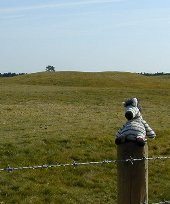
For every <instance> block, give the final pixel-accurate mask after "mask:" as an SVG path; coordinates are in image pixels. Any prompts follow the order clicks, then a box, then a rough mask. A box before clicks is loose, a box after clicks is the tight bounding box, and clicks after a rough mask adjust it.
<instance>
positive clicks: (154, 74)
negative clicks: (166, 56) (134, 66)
mask: <svg viewBox="0 0 170 204" xmlns="http://www.w3.org/2000/svg"><path fill="white" fill-rule="evenodd" d="M140 74H141V75H145V76H162V75H170V73H164V72H156V73H146V72H141V73H140Z"/></svg>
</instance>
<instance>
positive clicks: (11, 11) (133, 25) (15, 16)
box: [0, 0, 170, 73]
mask: <svg viewBox="0 0 170 204" xmlns="http://www.w3.org/2000/svg"><path fill="white" fill-rule="evenodd" d="M48 65H52V66H54V67H55V70H56V71H83V72H101V71H127V72H138V73H140V72H147V73H155V72H170V0H29V1H28V0H27V1H26V0H0V73H6V72H15V73H35V72H41V71H45V68H46V66H48Z"/></svg>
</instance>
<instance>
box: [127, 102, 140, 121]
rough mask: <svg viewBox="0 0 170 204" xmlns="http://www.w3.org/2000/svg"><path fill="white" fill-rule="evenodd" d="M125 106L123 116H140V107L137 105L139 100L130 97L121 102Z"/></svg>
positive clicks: (130, 118) (132, 117) (128, 117)
mask: <svg viewBox="0 0 170 204" xmlns="http://www.w3.org/2000/svg"><path fill="white" fill-rule="evenodd" d="M123 105H124V108H125V117H126V118H127V119H128V120H132V119H134V118H138V117H140V116H141V113H140V111H141V107H140V106H139V101H138V99H137V98H130V99H128V100H126V101H125V102H123Z"/></svg>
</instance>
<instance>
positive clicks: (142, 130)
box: [115, 98, 156, 145]
mask: <svg viewBox="0 0 170 204" xmlns="http://www.w3.org/2000/svg"><path fill="white" fill-rule="evenodd" d="M123 105H124V108H125V117H126V118H127V120H128V121H127V122H126V123H125V124H124V125H123V127H122V128H121V129H119V131H118V132H117V134H116V141H115V142H116V144H120V143H124V142H127V141H137V142H141V143H142V144H143V145H144V143H145V142H146V140H147V137H148V138H155V136H156V134H155V132H154V131H153V130H152V129H151V128H150V126H149V125H148V124H147V122H146V121H145V120H143V118H142V115H141V108H140V106H139V102H138V99H137V98H131V99H128V100H126V101H125V102H124V103H123Z"/></svg>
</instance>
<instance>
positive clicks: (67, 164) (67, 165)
mask: <svg viewBox="0 0 170 204" xmlns="http://www.w3.org/2000/svg"><path fill="white" fill-rule="evenodd" d="M165 159H170V156H159V157H142V158H133V157H129V158H127V159H121V160H103V161H92V162H75V161H73V163H65V164H61V163H56V164H44V165H38V166H22V167H10V165H8V167H5V168H0V171H1V172H2V171H6V172H12V171H16V170H28V169H47V168H54V167H69V166H72V167H77V166H82V165H100V164H110V163H126V162H129V163H131V164H132V165H133V164H134V162H137V161H145V160H148V161H151V160H154V161H156V160H165Z"/></svg>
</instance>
